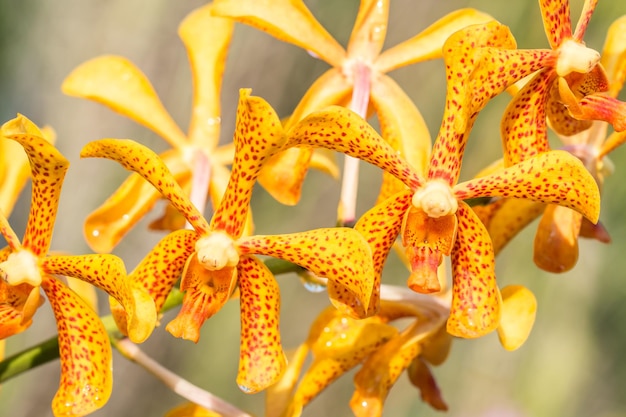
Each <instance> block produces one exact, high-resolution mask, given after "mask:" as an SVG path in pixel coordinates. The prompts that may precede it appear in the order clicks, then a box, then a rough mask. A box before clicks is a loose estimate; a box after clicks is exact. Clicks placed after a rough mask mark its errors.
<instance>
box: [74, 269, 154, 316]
mask: <svg viewBox="0 0 626 417" xmlns="http://www.w3.org/2000/svg"><path fill="white" fill-rule="evenodd" d="M65 281H66V282H67V286H68V288H69V289H70V290H72V291H73V292H74V293H75V294H76V295H78V296H79V297H80V298H81V299H82V300H83V301H84V302H85V304H87V305H88V306H89V307H90V308H91V309H92V310H93V311H95V312H96V313H97V312H98V311H99V308H98V292H97V291H96V287H94V286H93V285H91V284H90V283H88V282H87V281H83V280H81V279H79V278H74V277H70V276H67V275H66V276H65ZM153 304H154V303H153Z"/></svg>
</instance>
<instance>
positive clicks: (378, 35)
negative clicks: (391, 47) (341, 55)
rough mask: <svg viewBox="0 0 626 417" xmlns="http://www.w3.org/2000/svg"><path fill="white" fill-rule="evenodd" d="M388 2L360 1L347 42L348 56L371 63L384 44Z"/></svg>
mask: <svg viewBox="0 0 626 417" xmlns="http://www.w3.org/2000/svg"><path fill="white" fill-rule="evenodd" d="M388 23H389V0H362V1H361V3H360V5H359V12H358V14H357V17H356V21H355V22H354V28H353V29H352V34H351V35H350V40H349V41H348V51H347V53H348V56H349V57H350V58H358V59H360V60H362V61H363V62H372V61H374V59H375V58H376V57H377V56H378V54H379V53H380V50H381V49H382V48H383V44H384V43H385V35H386V34H387V26H388Z"/></svg>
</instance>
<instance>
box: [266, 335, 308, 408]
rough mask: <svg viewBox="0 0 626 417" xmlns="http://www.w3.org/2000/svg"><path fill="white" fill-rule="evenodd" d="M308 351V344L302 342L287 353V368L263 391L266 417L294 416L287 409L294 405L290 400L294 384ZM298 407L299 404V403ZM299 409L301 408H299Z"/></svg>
mask: <svg viewBox="0 0 626 417" xmlns="http://www.w3.org/2000/svg"><path fill="white" fill-rule="evenodd" d="M308 353H309V346H308V345H307V344H306V343H304V344H302V345H300V346H298V348H297V349H295V350H294V351H292V352H290V353H289V352H288V353H287V368H286V369H285V372H284V373H283V376H282V377H281V378H280V380H279V381H278V382H277V383H275V384H274V385H272V386H270V387H268V388H267V390H266V391H265V416H266V417H296V415H297V416H299V414H297V413H293V414H291V413H290V412H289V411H290V410H292V409H293V408H294V407H293V406H292V404H291V400H292V399H293V397H294V391H295V389H296V384H297V383H298V379H299V378H300V373H301V372H302V368H303V367H304V362H305V361H306V359H307V356H308ZM300 408H302V407H301V405H300ZM300 411H301V410H300Z"/></svg>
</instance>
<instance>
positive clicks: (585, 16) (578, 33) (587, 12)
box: [574, 0, 598, 42]
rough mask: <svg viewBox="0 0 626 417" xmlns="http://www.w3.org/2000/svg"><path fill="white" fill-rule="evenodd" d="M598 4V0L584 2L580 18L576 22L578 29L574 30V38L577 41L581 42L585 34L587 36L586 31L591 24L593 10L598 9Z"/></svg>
mask: <svg viewBox="0 0 626 417" xmlns="http://www.w3.org/2000/svg"><path fill="white" fill-rule="evenodd" d="M597 4H598V0H585V2H584V3H583V9H582V11H581V12H580V18H579V19H578V22H577V23H576V30H575V31H574V39H576V40H577V41H579V42H581V41H582V40H583V36H585V32H586V30H587V25H589V21H590V20H591V15H593V11H594V10H595V9H596V5H597Z"/></svg>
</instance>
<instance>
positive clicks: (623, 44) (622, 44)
mask: <svg viewBox="0 0 626 417" xmlns="http://www.w3.org/2000/svg"><path fill="white" fill-rule="evenodd" d="M600 63H601V64H602V66H603V67H604V69H605V71H606V75H607V77H608V79H609V94H610V95H611V97H617V95H618V94H619V92H620V91H621V90H622V86H623V85H624V80H625V79H626V16H622V17H620V18H619V19H617V20H616V21H615V22H613V23H612V24H611V26H610V27H609V30H608V32H607V35H606V41H605V43H604V48H603V49H602V58H601V59H600Z"/></svg>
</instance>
